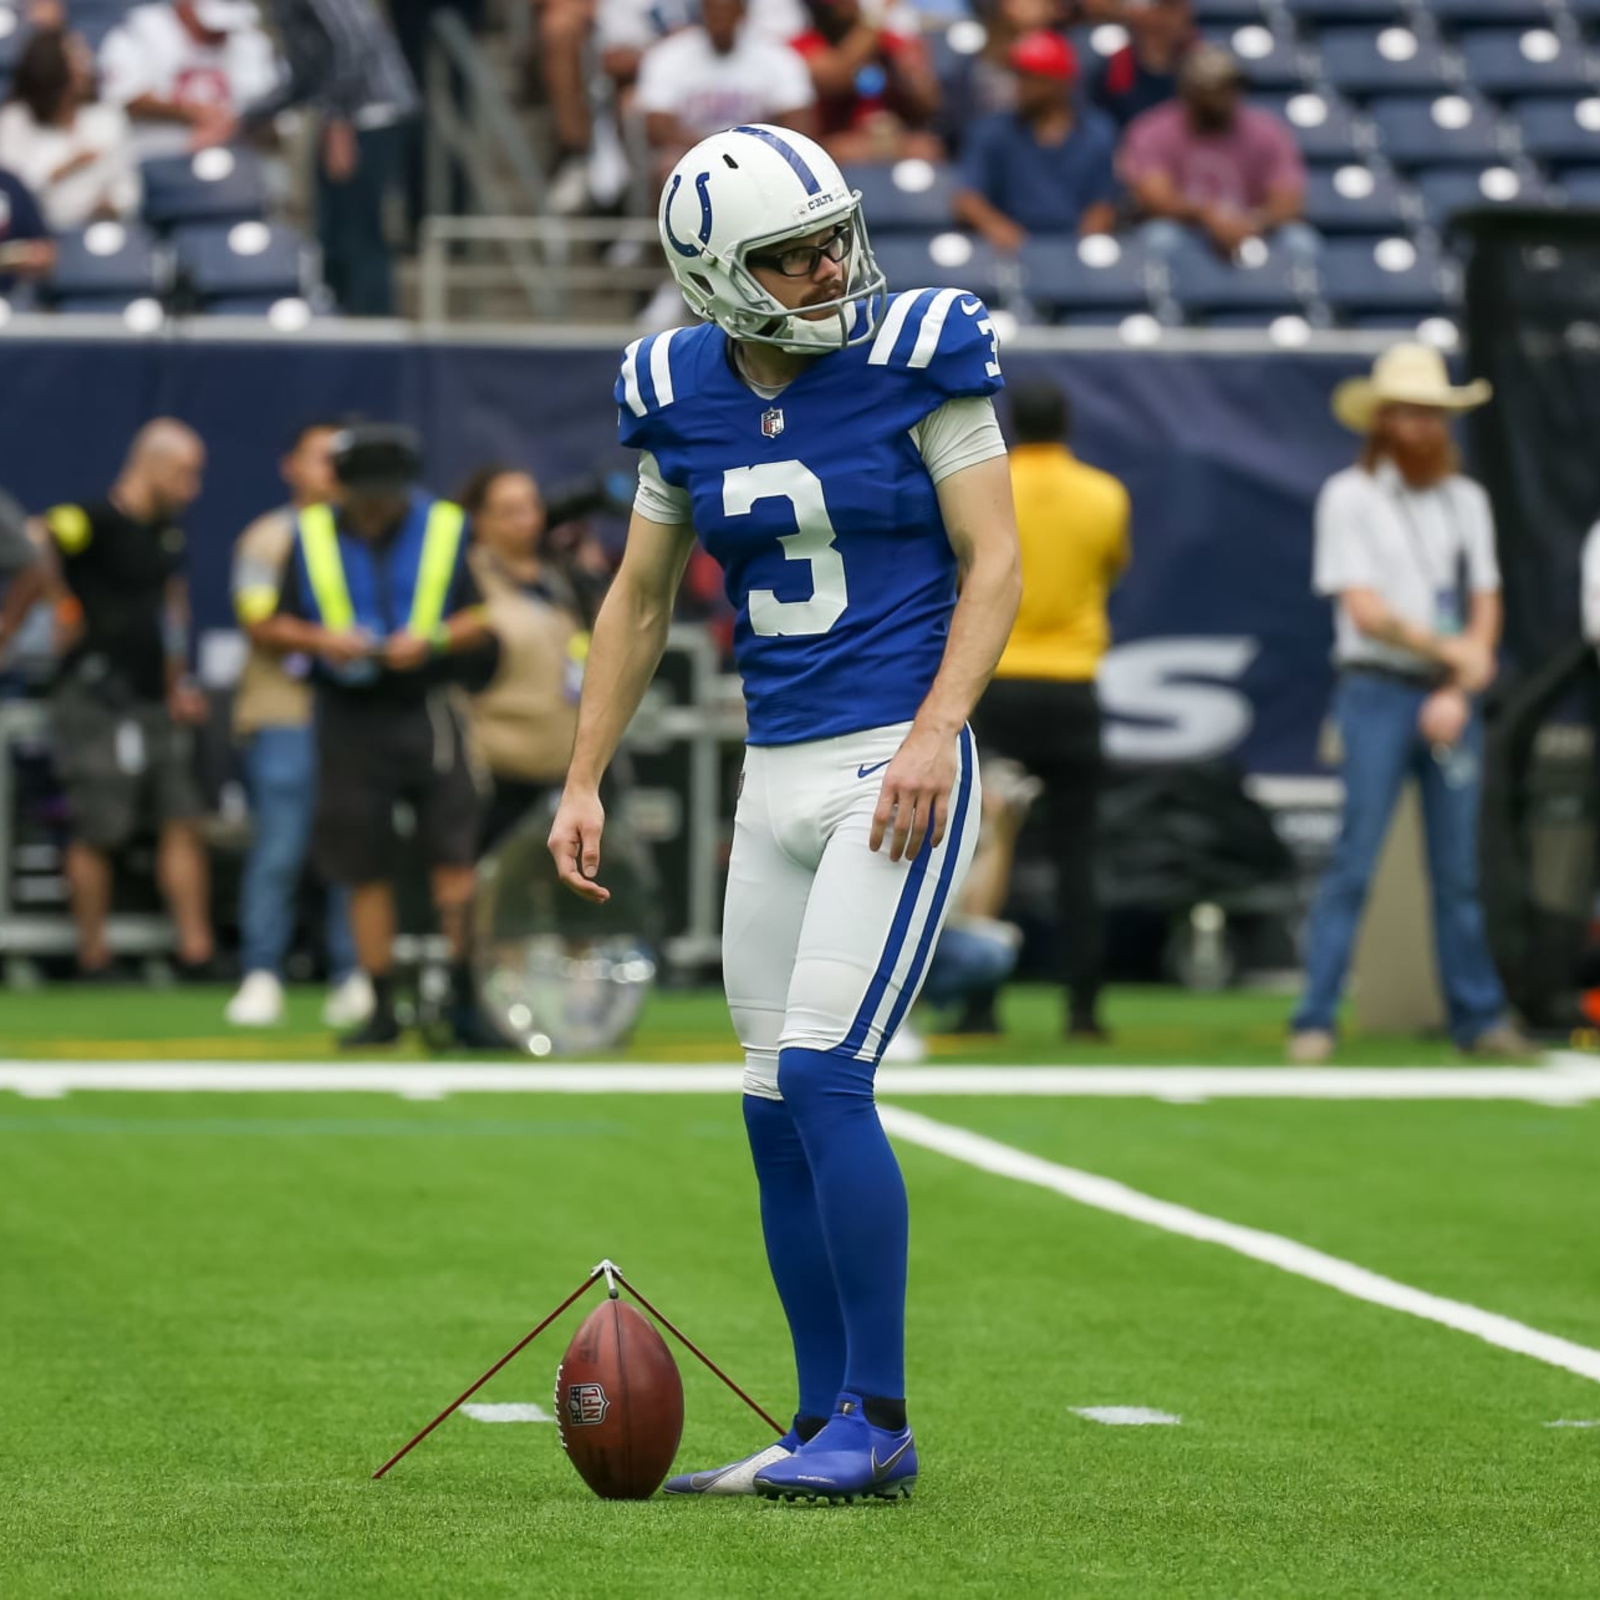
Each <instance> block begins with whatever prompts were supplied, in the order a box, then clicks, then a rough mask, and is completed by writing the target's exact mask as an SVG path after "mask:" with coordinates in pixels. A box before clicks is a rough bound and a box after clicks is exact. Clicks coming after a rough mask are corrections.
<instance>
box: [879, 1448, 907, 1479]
mask: <svg viewBox="0 0 1600 1600" xmlns="http://www.w3.org/2000/svg"><path fill="white" fill-rule="evenodd" d="M910 1448H911V1441H910V1440H909V1439H907V1440H906V1442H905V1443H904V1444H903V1445H901V1446H900V1448H899V1449H898V1450H896V1451H895V1453H894V1454H893V1455H892V1456H890V1457H889V1459H888V1460H887V1461H879V1460H878V1447H877V1445H873V1447H872V1481H873V1482H874V1483H877V1482H878V1481H879V1480H880V1479H883V1478H887V1477H888V1476H889V1474H890V1473H891V1472H893V1471H894V1468H895V1463H896V1462H897V1461H899V1459H900V1457H901V1456H903V1455H904V1454H905V1453H906V1451H907V1450H909V1449H910Z"/></svg>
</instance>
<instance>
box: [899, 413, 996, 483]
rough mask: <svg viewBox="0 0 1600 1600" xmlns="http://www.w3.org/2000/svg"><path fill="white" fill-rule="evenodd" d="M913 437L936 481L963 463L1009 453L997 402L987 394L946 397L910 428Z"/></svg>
mask: <svg viewBox="0 0 1600 1600" xmlns="http://www.w3.org/2000/svg"><path fill="white" fill-rule="evenodd" d="M911 437H912V439H913V440H914V441H915V442H916V446H917V449H918V450H919V451H920V452H921V453H922V463H923V465H924V466H925V467H926V468H927V469H928V476H929V477H930V478H932V479H933V481H934V482H935V483H936V484H937V483H941V482H942V481H943V480H944V479H946V478H948V477H949V476H950V475H951V474H952V473H955V472H960V471H961V469H962V468H963V467H975V466H977V464H978V463H979V462H980V461H992V460H994V458H995V457H996V456H1003V455H1004V454H1005V453H1006V441H1005V438H1004V436H1003V435H1002V434H1001V432H1000V422H999V419H998V418H997V417H996V416H995V414H994V402H993V401H992V400H990V398H989V397H988V396H987V395H976V396H966V397H963V398H960V399H956V400H946V401H945V403H944V404H943V405H942V406H940V407H939V408H938V409H937V410H936V411H930V412H929V413H928V414H927V416H925V417H924V418H923V419H922V421H921V422H919V423H918V424H917V425H916V427H914V428H913V429H912V430H911Z"/></svg>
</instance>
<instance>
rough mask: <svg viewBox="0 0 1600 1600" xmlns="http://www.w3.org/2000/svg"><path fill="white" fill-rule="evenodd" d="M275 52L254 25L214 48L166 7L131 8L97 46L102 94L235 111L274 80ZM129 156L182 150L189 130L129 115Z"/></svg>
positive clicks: (116, 99) (118, 101) (115, 99)
mask: <svg viewBox="0 0 1600 1600" xmlns="http://www.w3.org/2000/svg"><path fill="white" fill-rule="evenodd" d="M278 76H279V69H278V58H277V55H276V52H275V51H274V50H273V48H272V41H271V40H270V39H269V38H268V37H267V35H266V34H265V32H263V30H262V29H260V28H257V27H244V28H233V29H230V30H229V32H228V33H227V34H226V36H225V37H224V39H223V41H222V43H221V44H220V45H216V46H210V45H204V44H200V43H198V42H197V41H196V40H195V39H193V38H192V37H191V36H190V35H189V34H188V33H187V32H186V31H185V30H184V27H183V24H182V23H180V22H179V21H178V18H177V15H176V13H175V12H174V11H173V9H172V7H171V6H169V5H148V6H135V7H134V8H133V10H131V11H130V12H128V14H127V15H126V16H125V17H124V18H123V19H122V22H121V24H120V26H118V27H116V28H114V29H113V30H112V31H111V33H110V34H108V35H107V36H106V41H105V43H104V44H103V45H101V47H100V81H101V87H102V89H103V91H104V93H105V97H106V99H107V100H109V101H111V102H112V103H113V104H114V105H119V106H126V105H127V104H128V102H129V101H130V100H137V99H138V98H139V97H140V96H141V95H147V94H148V95H154V96H156V98H157V99H160V100H175V101H177V102H179V103H180V104H182V105H192V106H219V107H221V108H222V109H224V110H229V111H238V110H239V109H240V108H241V107H243V106H247V105H252V104H254V103H255V102H256V101H257V100H264V99H265V98H266V97H267V95H268V94H270V93H271V92H272V90H273V89H274V88H275V87H276V86H277V83H278ZM132 122H133V137H134V159H135V160H137V161H146V160H149V159H150V158H151V157H152V156H166V155H181V154H182V153H183V152H184V151H185V150H187V149H188V148H189V128H188V126H187V125H186V124H184V123H179V122H155V121H148V122H147V121H143V120H141V119H139V118H137V117H135V118H133V119H132Z"/></svg>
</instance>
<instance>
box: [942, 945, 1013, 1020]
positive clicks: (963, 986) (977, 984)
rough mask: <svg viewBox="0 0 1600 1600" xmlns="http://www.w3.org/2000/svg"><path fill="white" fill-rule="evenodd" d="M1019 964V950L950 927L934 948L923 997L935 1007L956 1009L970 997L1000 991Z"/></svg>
mask: <svg viewBox="0 0 1600 1600" xmlns="http://www.w3.org/2000/svg"><path fill="white" fill-rule="evenodd" d="M1016 965H1017V952H1016V949H1015V948H1014V947H1013V946H1012V945H1009V944H1007V943H1006V942H1005V940H1003V939H996V938H993V937H992V936H990V935H988V934H983V933H979V932H977V931H975V930H974V929H971V928H963V927H959V926H957V927H946V928H944V930H943V931H942V932H941V933H940V934H939V941H938V943H937V944H935V945H934V947H933V959H932V960H931V961H930V962H929V963H928V976H927V980H926V981H925V982H924V983H923V985H922V998H923V999H924V1000H925V1001H926V1002H927V1003H928V1004H929V1005H931V1006H953V1005H955V1004H956V1003H957V1001H960V1000H965V999H966V997H967V996H968V995H969V994H982V993H983V992H984V991H985V990H993V989H998V988H999V987H1000V985H1001V984H1002V983H1004V982H1005V981H1006V979H1007V978H1009V977H1010V976H1011V974H1012V972H1013V970H1014V969H1015V967H1016Z"/></svg>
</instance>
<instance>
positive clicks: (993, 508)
mask: <svg viewBox="0 0 1600 1600" xmlns="http://www.w3.org/2000/svg"><path fill="white" fill-rule="evenodd" d="M939 509H940V510H941V511H942V512H943V513H944V522H945V528H946V530H947V531H948V533H949V535H950V546H951V548H952V549H953V550H954V551H955V553H956V559H957V560H958V561H959V563H960V566H961V594H960V597H959V598H958V599H957V601H956V609H955V614H954V616H952V617H951V619H950V635H949V638H948V639H947V640H946V641H945V648H944V659H943V661H942V662H941V663H940V665H939V671H938V675H937V676H936V677H935V678H934V680H933V687H932V688H931V689H929V691H928V696H927V698H926V699H925V700H924V701H923V702H922V706H921V708H920V709H919V710H918V712H917V717H916V723H915V724H914V726H915V727H917V728H921V729H925V730H927V731H930V732H936V733H938V734H940V735H941V736H943V737H946V738H950V739H953V738H955V736H956V735H957V734H958V733H959V732H960V731H961V729H962V727H963V726H964V725H965V723H966V720H967V718H968V717H969V716H971V715H972V708H973V707H974V706H975V705H977V703H978V699H979V697H980V696H981V695H982V694H983V691H984V689H985V688H986V687H987V686H988V682H989V679H990V678H992V677H993V676H994V669H995V667H996V666H997V665H998V663H999V660H1000V657H1001V655H1002V654H1003V653H1004V651H1005V647H1006V640H1007V639H1009V638H1010V637H1011V625H1012V623H1014V622H1015V621H1016V620H1017V606H1018V605H1019V604H1020V603H1021V600H1022V556H1021V552H1020V549H1019V547H1018V543H1017V516H1016V511H1015V509H1014V508H1013V506H1012V503H1011V468H1010V466H1009V464H1008V462H1007V461H1006V458H1005V457H1004V456H997V457H995V459H994V460H992V461H982V462H979V463H978V464H977V465H976V466H972V467H967V468H964V469H963V470H962V471H960V472H956V473H952V474H951V476H950V477H948V478H946V479H945V480H944V482H943V483H941V484H940V485H939Z"/></svg>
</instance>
